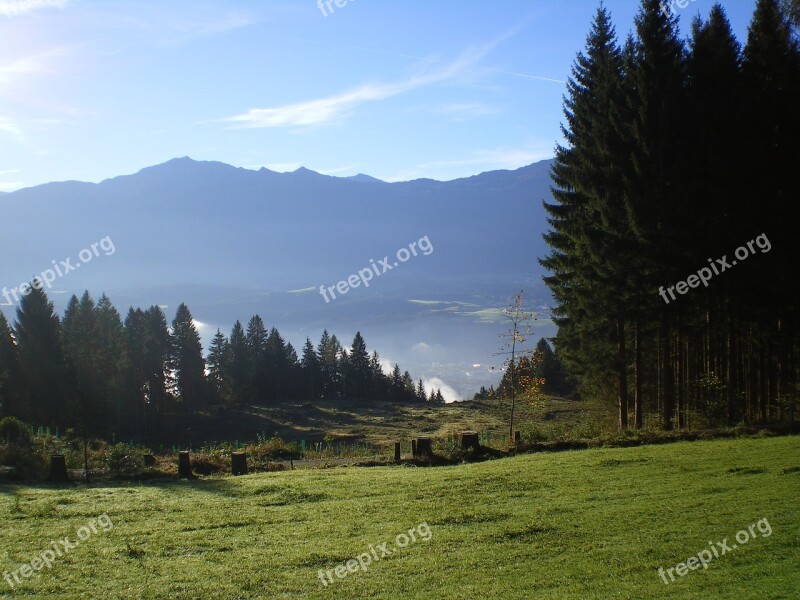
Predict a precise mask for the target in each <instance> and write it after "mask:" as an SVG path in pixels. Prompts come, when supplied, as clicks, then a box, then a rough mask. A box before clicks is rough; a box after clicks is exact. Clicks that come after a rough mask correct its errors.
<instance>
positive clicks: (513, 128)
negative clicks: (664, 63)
mask: <svg viewBox="0 0 800 600" xmlns="http://www.w3.org/2000/svg"><path fill="white" fill-rule="evenodd" d="M682 2H685V3H686V4H687V6H686V7H685V8H682V9H681V8H679V7H678V6H675V11H676V12H677V14H678V16H679V18H680V20H681V31H682V32H683V33H684V34H685V33H686V32H687V31H688V30H689V26H690V23H691V20H692V19H693V18H694V17H695V16H697V15H698V14H701V15H703V16H707V14H708V11H709V9H710V8H711V6H712V4H713V2H712V0H682ZM338 4H340V5H341V6H338V5H337V4H336V2H333V1H331V2H330V8H328V7H327V6H326V5H325V4H324V2H323V3H322V6H321V7H320V6H319V5H318V3H317V0H260V1H252V2H245V1H237V0H225V1H224V2H223V1H219V2H212V1H206V0H192V1H191V2H183V1H173V0H169V1H167V2H165V1H163V0H162V1H158V2H155V1H153V2H150V1H136V2H127V1H123V0H107V1H94V0H16V1H15V0H0V191H13V190H16V189H19V188H22V187H28V186H32V185H37V184H41V183H46V182H49V181H63V180H80V181H94V182H97V181H101V180H103V179H106V178H110V177H114V176H117V175H123V174H129V173H134V172H136V171H138V170H139V169H141V168H144V167H147V166H150V165H154V164H159V163H162V162H165V161H167V160H169V159H171V158H175V157H181V156H190V157H192V158H194V159H196V160H216V161H221V162H225V163H228V164H231V165H235V166H238V167H244V168H250V169H258V168H261V167H267V168H269V169H272V170H276V171H293V170H295V169H297V168H299V167H300V166H305V167H307V168H309V169H313V170H315V171H318V172H320V173H324V174H328V175H335V176H350V175H355V174H357V173H367V174H369V175H372V176H375V177H378V178H380V179H384V180H386V181H403V180H409V179H415V178H420V177H430V178H433V179H440V180H449V179H455V178H458V177H466V176H469V175H474V174H477V173H481V172H484V171H489V170H494V169H515V168H518V167H521V166H524V165H527V164H530V163H532V162H536V161H538V160H542V159H545V158H550V157H552V156H553V148H554V145H555V144H556V143H557V142H559V141H560V140H561V132H560V124H561V122H562V121H563V118H562V100H563V93H564V81H565V80H566V79H567V77H568V76H569V73H570V68H571V66H572V63H573V61H574V59H575V55H576V53H577V52H579V51H581V50H582V49H583V48H584V44H585V40H586V35H587V33H588V31H589V28H590V25H591V21H592V18H593V15H594V13H595V11H596V9H597V6H598V4H599V3H598V2H596V1H595V0H559V1H549V0H547V1H546V0H496V1H493V2H489V1H484V2H478V1H476V0H460V1H454V0H437V1H432V0H403V1H397V0H338ZM638 4H639V3H638V1H636V0H606V2H605V6H606V7H607V8H608V9H609V10H610V12H611V15H612V18H613V20H614V22H615V24H616V28H617V34H618V37H619V38H620V39H621V40H624V38H625V37H626V36H627V34H628V32H629V31H630V30H631V28H632V26H633V17H634V15H635V13H636V11H637V9H638ZM721 4H722V5H723V6H724V7H725V9H726V11H727V13H728V17H729V18H730V20H731V23H732V26H733V29H734V33H735V34H736V35H737V37H738V38H739V40H740V41H741V42H742V43H744V41H745V39H746V32H747V25H748V22H749V20H750V17H751V14H752V10H753V7H754V5H755V0H728V1H723V2H721Z"/></svg>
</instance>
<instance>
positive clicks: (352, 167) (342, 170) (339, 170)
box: [318, 164, 358, 175]
mask: <svg viewBox="0 0 800 600" xmlns="http://www.w3.org/2000/svg"><path fill="white" fill-rule="evenodd" d="M357 168H358V164H355V165H347V166H344V167H336V168H334V169H320V170H319V171H318V173H322V174H323V175H336V174H337V173H345V172H347V171H354V170H355V169H357Z"/></svg>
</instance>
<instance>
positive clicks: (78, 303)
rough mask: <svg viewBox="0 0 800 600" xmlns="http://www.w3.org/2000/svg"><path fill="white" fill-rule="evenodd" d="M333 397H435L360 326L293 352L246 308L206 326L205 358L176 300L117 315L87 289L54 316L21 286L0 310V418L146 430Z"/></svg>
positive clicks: (40, 294)
mask: <svg viewBox="0 0 800 600" xmlns="http://www.w3.org/2000/svg"><path fill="white" fill-rule="evenodd" d="M337 398H340V399H343V398H348V399H360V400H378V399H385V400H390V401H394V402H426V401H430V402H440V403H443V402H444V400H443V398H442V394H441V392H440V391H438V390H437V391H433V390H432V391H431V392H430V396H429V397H428V396H426V393H425V387H424V385H423V383H422V380H419V381H418V382H417V383H416V384H415V383H414V381H413V380H412V379H411V376H410V375H409V373H408V371H406V372H404V373H403V372H401V371H400V367H399V366H397V365H395V367H394V371H393V372H392V373H391V374H390V375H386V374H384V373H383V371H382V369H381V364H380V360H379V357H378V354H377V352H373V353H372V354H371V355H370V354H368V352H367V346H366V344H365V342H364V339H363V337H362V336H361V334H360V333H356V335H355V338H354V339H353V343H352V346H351V347H350V348H349V349H345V348H343V347H342V345H341V344H340V343H339V340H337V339H336V336H335V335H330V334H329V333H328V332H327V330H326V331H325V332H324V333H323V334H322V338H321V339H320V341H319V344H318V345H317V347H316V348H314V346H313V345H312V343H311V340H309V339H306V343H305V346H304V347H303V351H302V356H301V357H300V358H298V356H297V353H296V352H295V350H294V348H293V347H292V345H291V344H290V343H288V342H286V341H285V340H284V339H283V338H282V337H281V335H280V333H279V332H278V330H277V329H275V328H274V327H273V328H272V329H271V330H270V331H267V329H266V327H265V326H264V322H263V321H262V319H261V317H259V316H258V315H255V316H254V317H252V318H251V319H250V321H249V323H248V325H247V329H246V330H245V329H244V328H243V327H242V325H241V323H239V322H238V321H237V322H236V324H235V325H234V326H233V330H232V331H231V334H230V337H229V338H228V337H226V336H225V335H224V334H223V333H222V332H220V331H219V330H218V331H217V334H216V335H215V336H214V339H213V341H212V343H211V347H210V350H209V354H208V358H207V360H206V359H204V358H203V349H202V346H201V343H200V336H199V334H198V332H197V328H196V326H195V324H194V321H193V319H192V315H191V313H190V311H189V308H188V307H187V306H186V305H185V304H181V305H180V306H179V307H178V309H177V311H176V313H175V318H174V319H173V321H172V323H171V326H170V325H168V323H167V319H166V317H165V316H164V313H163V312H162V310H161V309H160V308H159V307H158V306H152V307H150V308H148V309H147V310H142V309H140V308H136V309H134V308H131V309H130V310H129V311H128V314H127V316H126V317H125V320H124V322H123V320H122V318H121V316H120V314H119V313H118V312H117V310H116V309H115V308H114V306H113V305H112V303H111V301H110V300H109V299H108V297H106V296H105V294H104V295H103V296H102V297H101V298H100V300H99V301H98V302H96V303H95V301H94V300H93V299H92V297H91V296H90V295H89V292H88V291H87V292H85V293H84V294H83V296H82V297H81V298H80V299H79V298H77V297H76V296H73V297H72V298H71V299H70V301H69V303H68V305H67V308H66V310H65V312H64V318H63V319H59V317H58V315H57V314H56V313H55V311H54V308H53V304H52V303H51V302H50V301H49V300H48V298H47V296H46V294H45V293H44V291H43V290H41V289H39V286H33V285H32V290H31V292H30V293H29V294H28V295H26V296H24V297H23V298H22V300H21V302H20V306H19V307H18V309H17V313H16V322H15V323H14V326H13V329H12V328H11V327H10V326H9V323H8V322H7V320H6V318H5V317H4V315H3V314H2V313H0V416H2V415H10V416H14V417H18V418H20V419H22V420H24V421H26V422H28V423H31V424H34V425H43V426H49V427H61V428H62V430H63V429H64V428H67V427H70V428H73V429H74V430H75V431H76V432H78V433H80V434H82V435H93V436H99V437H106V438H110V437H111V436H115V437H117V438H119V437H121V436H125V437H135V438H139V439H147V438H148V437H149V436H151V435H152V434H154V433H156V432H159V433H163V432H164V429H165V426H164V423H165V421H168V422H169V423H172V424H175V423H177V424H180V425H183V426H187V425H189V424H190V423H191V419H192V417H193V416H194V415H196V414H197V413H198V412H200V411H205V410H208V409H210V408H212V407H219V406H227V407H236V406H245V405H252V404H256V405H262V406H275V405H278V404H280V403H283V402H287V401H302V400H318V399H337Z"/></svg>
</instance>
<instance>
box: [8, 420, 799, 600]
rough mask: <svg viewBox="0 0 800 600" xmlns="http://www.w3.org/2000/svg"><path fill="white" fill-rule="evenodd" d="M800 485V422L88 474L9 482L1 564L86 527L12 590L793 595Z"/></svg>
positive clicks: (18, 562)
mask: <svg viewBox="0 0 800 600" xmlns="http://www.w3.org/2000/svg"><path fill="white" fill-rule="evenodd" d="M798 498H800V441H799V440H798V438H797V437H792V436H788V437H776V438H749V439H730V440H721V441H708V442H705V441H704V442H692V443H686V442H682V443H675V444H667V445H660V446H643V447H637V448H612V449H590V450H581V451H573V452H561V453H540V454H533V455H524V456H517V457H513V458H506V459H502V460H495V461H489V462H483V463H477V464H467V465H461V466H454V467H440V468H411V467H376V468H357V467H349V468H338V469H328V470H304V471H288V472H280V473H263V474H255V475H248V476H245V477H240V478H230V477H228V478H207V479H200V480H195V481H172V482H158V483H152V484H116V483H115V484H111V485H108V484H97V485H92V486H91V487H88V488H87V487H86V486H84V485H81V484H74V485H70V486H66V487H53V486H47V485H0V520H2V523H3V527H2V532H0V548H1V549H0V569H2V571H3V572H9V573H10V572H11V571H14V570H17V569H19V568H20V567H21V566H22V565H23V564H25V563H29V564H30V563H31V561H32V559H34V558H35V557H36V556H39V555H41V554H42V552H43V551H45V550H47V549H48V548H51V540H60V539H62V538H64V537H65V536H66V537H68V538H69V540H71V541H72V542H73V543H75V542H76V541H78V538H79V536H83V537H84V538H86V539H85V540H83V541H79V545H78V546H77V547H75V548H73V549H71V550H69V551H66V550H65V551H63V552H62V554H64V555H63V556H62V557H56V558H55V560H53V561H52V568H50V569H47V568H46V567H41V565H39V566H40V567H41V570H40V571H39V572H34V574H33V575H32V576H31V577H30V578H27V579H26V578H24V577H23V573H22V571H17V573H18V574H19V576H20V580H21V582H22V583H20V584H16V585H15V589H14V590H13V591H12V589H11V586H10V585H9V584H8V583H7V581H6V580H5V579H3V580H0V594H2V595H3V596H4V597H16V596H19V597H26V598H104V599H110V598H217V599H223V598H226V599H227V598H453V599H456V598H465V599H466V598H659V597H664V598H666V597H675V598H740V599H741V598H759V599H766V598H796V597H798V595H800V546H799V545H798V544H799V542H798V536H799V535H800V510H798V507H799V506H800V505H799V503H798ZM103 514H107V515H108V517H109V518H110V520H111V523H113V527H111V528H109V529H108V530H105V529H104V528H103V527H98V526H97V524H96V523H97V522H95V524H94V529H95V532H93V531H91V530H90V529H89V528H88V527H89V523H90V521H91V520H92V519H97V518H98V517H100V516H101V515H103ZM762 519H767V523H768V525H769V527H770V530H771V532H772V533H771V535H766V534H765V533H764V532H763V531H762V530H760V529H754V534H753V536H752V537H751V538H750V539H749V541H748V542H747V543H746V544H742V545H740V546H739V547H737V548H736V549H731V551H729V552H727V553H726V554H724V555H721V556H719V557H718V558H715V559H714V560H712V561H711V562H710V563H709V564H708V568H707V569H706V570H703V569H698V570H692V571H689V572H688V574H686V575H685V576H683V577H678V576H677V575H676V580H675V581H674V582H672V583H670V584H669V585H667V584H665V583H664V582H663V580H662V579H661V577H660V576H659V574H658V568H659V567H664V568H669V567H674V566H675V565H676V564H678V563H681V562H684V561H686V559H687V558H688V557H690V556H692V555H696V554H697V553H698V552H700V551H702V550H704V549H706V548H709V542H714V543H716V542H723V540H725V539H727V544H728V545H729V546H731V545H732V544H733V543H735V540H734V536H735V534H736V533H737V532H739V531H740V530H747V528H748V527H749V526H750V525H751V524H755V523H757V522H759V521H760V520H762ZM100 523H101V524H102V523H103V521H102V517H101V522H100ZM762 523H763V521H762ZM423 524H424V525H427V528H426V527H425V526H424V525H423ZM421 525H422V526H421ZM420 526H421V527H420ZM82 527H87V528H86V529H83V530H81V528H82ZM412 528H416V529H415V531H414V533H415V537H416V538H417V539H416V541H409V542H408V543H407V546H406V547H404V548H402V549H401V548H398V547H397V544H398V542H399V543H401V544H402V543H403V542H405V541H406V540H405V539H404V538H400V539H398V537H397V536H399V535H400V534H403V533H406V534H408V530H409V529H412ZM426 532H427V533H429V534H430V535H429V536H428V535H427V534H426ZM87 534H88V535H87ZM409 537H410V536H409ZM423 537H428V540H427V541H425V540H423V539H422V538H423ZM380 544H386V549H388V550H393V551H394V552H393V554H392V555H391V556H385V557H383V558H379V559H378V560H375V559H374V558H371V559H370V560H372V563H371V564H369V565H368V566H367V567H366V571H362V570H361V569H360V568H359V570H358V571H357V572H351V573H348V574H347V575H346V576H345V577H343V578H339V577H337V576H336V574H335V571H332V575H333V583H330V582H329V583H328V585H327V587H325V586H324V585H323V583H322V581H321V580H320V578H319V577H318V570H319V569H323V570H328V569H335V568H336V566H337V565H340V564H342V563H346V561H348V560H349V559H354V558H356V557H358V556H359V555H363V554H364V553H368V554H371V546H372V548H374V549H375V551H376V552H375V555H377V556H379V557H380V556H381V554H383V550H380V549H379V546H380ZM375 555H372V556H375ZM362 562H364V563H366V562H367V559H366V558H364V557H363V556H362ZM34 566H36V565H34ZM352 566H353V563H351V567H352ZM345 570H346V568H345ZM341 571H342V569H341V568H340V570H339V572H340V573H341ZM9 577H11V575H9ZM12 582H13V578H12Z"/></svg>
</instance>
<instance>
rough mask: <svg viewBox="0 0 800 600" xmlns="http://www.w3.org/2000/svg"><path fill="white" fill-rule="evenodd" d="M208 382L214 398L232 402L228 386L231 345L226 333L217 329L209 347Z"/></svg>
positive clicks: (225, 402) (228, 402)
mask: <svg viewBox="0 0 800 600" xmlns="http://www.w3.org/2000/svg"><path fill="white" fill-rule="evenodd" d="M206 363H207V364H208V383H209V386H210V388H211V393H212V394H213V397H214V400H215V401H216V402H222V403H224V404H230V403H231V396H230V390H229V388H228V385H229V381H228V369H229V366H230V345H229V344H228V338H226V337H225V334H224V333H222V332H221V331H220V330H219V329H217V333H215V334H214V338H213V339H212V340H211V346H210V347H209V349H208V359H207V361H206Z"/></svg>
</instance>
